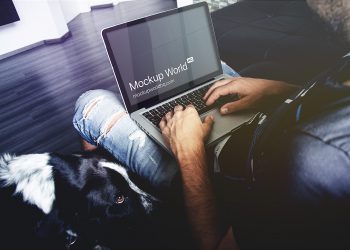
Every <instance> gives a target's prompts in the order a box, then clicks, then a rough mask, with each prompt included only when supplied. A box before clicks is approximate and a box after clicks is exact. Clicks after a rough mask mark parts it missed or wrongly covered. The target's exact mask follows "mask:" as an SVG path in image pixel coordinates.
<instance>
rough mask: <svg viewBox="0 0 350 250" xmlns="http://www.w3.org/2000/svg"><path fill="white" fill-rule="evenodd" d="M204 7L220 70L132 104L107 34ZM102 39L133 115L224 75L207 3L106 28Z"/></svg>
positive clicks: (119, 85) (128, 109)
mask: <svg viewBox="0 0 350 250" xmlns="http://www.w3.org/2000/svg"><path fill="white" fill-rule="evenodd" d="M203 6H204V8H205V12H206V15H207V18H208V20H209V26H210V31H211V32H210V33H211V39H212V40H213V45H214V50H215V54H216V61H217V66H218V70H217V71H215V72H212V73H209V74H207V75H205V76H203V77H201V78H198V79H195V80H193V81H190V82H189V83H187V84H185V85H182V86H180V87H179V88H176V89H173V90H171V91H170V92H168V93H163V94H161V95H157V96H154V97H152V98H150V99H148V100H145V101H142V102H139V103H137V104H131V103H130V101H129V97H128V94H127V91H126V89H125V85H124V82H123V79H122V77H121V74H120V71H119V69H118V66H117V62H116V60H115V56H114V54H113V51H112V48H111V45H110V43H109V40H108V37H107V34H108V33H109V32H112V31H115V30H118V29H125V28H127V27H130V26H133V25H136V24H140V23H145V22H147V21H151V20H154V19H158V18H162V17H165V16H168V15H172V14H174V13H181V12H184V11H187V10H190V9H194V8H199V7H203ZM102 38H103V41H104V43H105V47H106V50H107V52H108V57H109V59H110V62H111V65H112V68H113V71H114V74H115V77H116V79H117V84H118V87H119V90H120V91H121V94H122V98H123V101H124V104H125V106H126V109H127V111H128V112H129V113H132V112H134V111H136V110H139V109H142V108H148V107H151V106H153V105H156V104H158V103H159V102H162V101H164V100H166V99H169V98H171V97H174V96H176V95H179V94H180V93H182V92H184V91H187V90H188V89H191V88H193V87H196V86H199V85H200V83H205V82H207V81H209V80H212V79H213V78H215V77H216V76H218V75H221V74H222V68H221V64H220V59H219V58H220V57H219V50H218V47H217V43H216V38H215V35H214V27H213V24H212V21H211V17H210V13H209V8H208V4H207V3H206V2H200V3H197V4H192V5H188V6H185V7H181V8H177V9H172V10H169V11H165V12H161V13H158V14H155V15H152V16H148V17H143V18H140V19H136V20H133V21H130V22H127V23H122V24H118V25H116V26H112V27H109V28H106V29H104V30H102ZM181 88H183V89H181Z"/></svg>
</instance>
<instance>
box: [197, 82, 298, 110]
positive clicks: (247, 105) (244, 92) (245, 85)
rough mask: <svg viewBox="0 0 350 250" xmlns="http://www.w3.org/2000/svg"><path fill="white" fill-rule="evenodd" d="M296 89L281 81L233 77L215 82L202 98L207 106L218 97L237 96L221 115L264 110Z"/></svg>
mask: <svg viewBox="0 0 350 250" xmlns="http://www.w3.org/2000/svg"><path fill="white" fill-rule="evenodd" d="M296 89H297V87H296V86H295V85H291V84H288V83H285V82H281V81H274V80H266V79H255V78H246V77H233V78H229V79H224V80H221V81H218V82H216V83H215V84H214V85H213V86H211V87H210V89H209V90H208V92H207V93H206V94H205V96H204V97H203V99H204V100H206V104H207V105H212V104H213V103H214V102H215V101H216V100H217V99H218V98H219V97H220V96H225V95H228V94H237V95H238V97H239V100H237V101H234V102H231V103H227V104H225V105H223V106H222V107H221V108H220V112H221V114H230V113H232V112H235V111H240V110H244V109H253V108H257V107H259V108H265V107H267V106H269V105H273V104H274V102H276V101H282V100H283V98H285V97H286V96H287V95H289V94H291V93H292V92H293V91H295V90H296Z"/></svg>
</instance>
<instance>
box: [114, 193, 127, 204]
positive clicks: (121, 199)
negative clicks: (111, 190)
mask: <svg viewBox="0 0 350 250" xmlns="http://www.w3.org/2000/svg"><path fill="white" fill-rule="evenodd" d="M124 200H125V197H124V195H119V196H118V197H117V199H116V201H115V203H117V204H122V203H123V202H124Z"/></svg>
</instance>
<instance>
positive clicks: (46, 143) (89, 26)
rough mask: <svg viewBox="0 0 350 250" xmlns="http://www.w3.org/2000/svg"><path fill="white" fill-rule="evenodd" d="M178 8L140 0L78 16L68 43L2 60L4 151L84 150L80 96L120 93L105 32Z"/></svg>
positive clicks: (0, 147)
mask: <svg viewBox="0 0 350 250" xmlns="http://www.w3.org/2000/svg"><path fill="white" fill-rule="evenodd" d="M174 7H175V1H170V0H137V1H135V2H124V3H121V4H119V5H117V6H115V7H113V8H107V9H98V10H93V11H92V12H90V13H84V14H80V15H79V16H77V17H76V18H75V19H74V20H73V21H71V22H70V23H69V25H68V26H69V29H70V30H71V32H72V36H71V37H70V38H69V39H68V40H66V41H65V42H64V43H60V44H55V45H43V46H41V47H38V48H35V49H32V50H30V51H27V52H24V53H22V54H19V55H15V56H13V57H10V58H7V59H4V60H2V61H0V153H4V152H10V153H18V154H20V153H34V152H51V151H58V152H63V153H71V152H73V151H78V150H80V143H79V137H78V134H77V133H76V132H75V130H74V128H73V125H72V116H73V112H74V103H75V101H76V99H77V98H78V97H79V95H80V94H82V93H83V92H84V91H86V90H89V89H97V88H102V89H109V90H112V91H117V87H116V82H115V79H114V76H113V72H112V69H111V66H110V64H109V61H108V58H107V55H106V52H105V50H104V46H103V43H102V40H101V36H100V32H101V30H102V29H103V28H104V27H108V26H111V25H114V24H118V23H121V22H124V21H127V20H132V19H135V18H139V17H142V16H145V15H149V14H152V13H156V12H159V11H163V10H167V9H171V8H174Z"/></svg>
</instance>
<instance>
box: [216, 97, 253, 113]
mask: <svg viewBox="0 0 350 250" xmlns="http://www.w3.org/2000/svg"><path fill="white" fill-rule="evenodd" d="M248 106H249V105H248V103H247V102H246V101H245V100H244V99H240V100H237V101H234V102H230V103H227V104H225V105H224V106H222V107H221V108H220V113H221V114H223V115H227V114H231V113H233V112H236V111H240V110H242V109H247V108H249V107H248Z"/></svg>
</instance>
